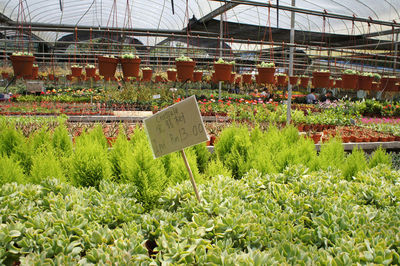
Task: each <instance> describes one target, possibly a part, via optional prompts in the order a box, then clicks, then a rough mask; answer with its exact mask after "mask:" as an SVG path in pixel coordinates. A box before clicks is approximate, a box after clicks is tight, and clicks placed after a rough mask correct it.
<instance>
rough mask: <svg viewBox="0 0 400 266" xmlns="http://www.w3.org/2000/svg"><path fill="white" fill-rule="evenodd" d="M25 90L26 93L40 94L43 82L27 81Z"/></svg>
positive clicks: (42, 89)
mask: <svg viewBox="0 0 400 266" xmlns="http://www.w3.org/2000/svg"><path fill="white" fill-rule="evenodd" d="M26 90H27V91H28V92H42V91H44V88H43V81H27V82H26Z"/></svg>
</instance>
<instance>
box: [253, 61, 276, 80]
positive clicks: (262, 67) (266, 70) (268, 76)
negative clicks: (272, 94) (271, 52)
mask: <svg viewBox="0 0 400 266" xmlns="http://www.w3.org/2000/svg"><path fill="white" fill-rule="evenodd" d="M257 70H258V82H259V83H262V84H265V83H268V84H275V64H274V63H265V62H261V63H260V64H258V65H257Z"/></svg>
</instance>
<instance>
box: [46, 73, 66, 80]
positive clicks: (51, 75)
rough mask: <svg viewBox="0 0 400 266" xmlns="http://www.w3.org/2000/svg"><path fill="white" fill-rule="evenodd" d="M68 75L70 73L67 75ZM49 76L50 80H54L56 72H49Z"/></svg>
mask: <svg viewBox="0 0 400 266" xmlns="http://www.w3.org/2000/svg"><path fill="white" fill-rule="evenodd" d="M67 77H68V75H67ZM48 78H49V80H54V74H49V75H48Z"/></svg>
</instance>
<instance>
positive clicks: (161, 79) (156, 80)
mask: <svg viewBox="0 0 400 266" xmlns="http://www.w3.org/2000/svg"><path fill="white" fill-rule="evenodd" d="M155 82H157V83H160V82H163V78H162V77H161V75H156V78H155Z"/></svg>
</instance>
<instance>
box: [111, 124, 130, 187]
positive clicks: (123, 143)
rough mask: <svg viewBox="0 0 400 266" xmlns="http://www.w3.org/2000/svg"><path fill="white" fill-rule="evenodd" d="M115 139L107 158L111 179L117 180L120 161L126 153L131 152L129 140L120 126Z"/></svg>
mask: <svg viewBox="0 0 400 266" xmlns="http://www.w3.org/2000/svg"><path fill="white" fill-rule="evenodd" d="M119 132H120V133H119V135H118V137H117V140H116V141H115V143H114V144H113V149H112V150H111V151H110V152H109V160H110V163H111V171H112V176H113V180H114V181H116V182H119V180H120V177H121V163H122V161H123V159H124V157H126V156H127V155H128V154H130V153H131V152H132V149H133V147H132V145H131V142H129V141H128V139H127V137H126V135H125V134H124V132H123V131H121V128H120V130H119Z"/></svg>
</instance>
